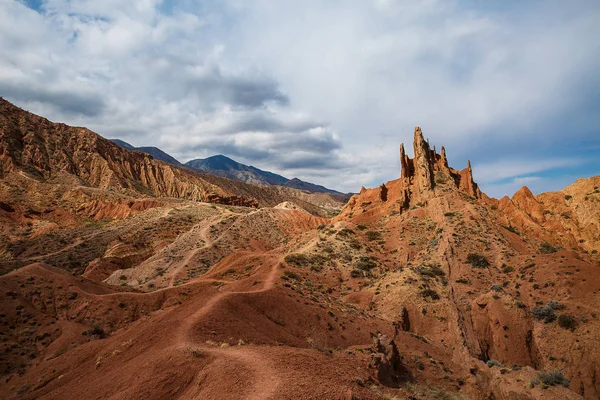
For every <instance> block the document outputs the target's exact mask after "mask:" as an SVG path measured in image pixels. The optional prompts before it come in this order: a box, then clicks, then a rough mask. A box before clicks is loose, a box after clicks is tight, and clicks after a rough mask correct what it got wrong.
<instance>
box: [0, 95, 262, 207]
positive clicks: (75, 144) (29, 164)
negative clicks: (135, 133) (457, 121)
mask: <svg viewBox="0 0 600 400" xmlns="http://www.w3.org/2000/svg"><path fill="white" fill-rule="evenodd" d="M0 139H1V140H0V178H2V177H4V176H6V175H7V174H9V173H13V172H19V171H22V172H25V173H27V174H30V175H32V176H34V177H37V178H40V179H42V180H49V179H53V178H55V177H56V176H57V175H58V174H61V173H65V172H66V173H68V174H72V175H74V176H76V177H77V178H79V179H80V180H81V181H82V182H83V183H84V184H86V185H90V186H93V187H97V188H99V189H106V190H112V191H115V192H120V193H123V194H126V195H130V196H134V197H139V196H140V195H145V196H155V197H175V198H184V199H189V200H193V199H196V200H198V201H205V202H212V203H221V204H230V205H237V206H249V207H257V206H258V201H257V200H255V199H253V198H247V197H242V196H239V195H236V194H234V193H230V192H228V191H226V190H223V189H222V188H221V187H219V186H217V185H215V184H213V183H211V182H209V181H207V180H205V179H203V178H202V176H201V175H199V174H195V173H192V172H189V171H187V170H185V169H182V168H178V167H175V166H172V165H169V164H166V163H163V162H160V161H157V160H154V159H153V157H152V156H150V155H148V154H145V153H141V152H131V151H128V150H125V149H122V148H120V147H119V146H117V145H115V144H114V143H112V142H110V141H109V140H107V139H104V138H103V137H101V136H99V135H97V134H95V133H94V132H92V131H90V130H89V129H86V128H78V127H70V126H68V125H65V124H57V123H53V122H51V121H49V120H47V119H45V118H42V117H39V116H37V115H33V114H31V113H28V112H26V111H24V110H21V109H20V108H18V107H16V106H14V105H12V104H11V103H9V102H8V101H6V100H4V99H0Z"/></svg>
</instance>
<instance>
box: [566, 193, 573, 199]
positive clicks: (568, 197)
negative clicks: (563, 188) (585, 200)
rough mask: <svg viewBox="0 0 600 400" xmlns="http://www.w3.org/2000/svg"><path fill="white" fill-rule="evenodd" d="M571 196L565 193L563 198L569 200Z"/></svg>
mask: <svg viewBox="0 0 600 400" xmlns="http://www.w3.org/2000/svg"><path fill="white" fill-rule="evenodd" d="M572 198H573V196H571V195H570V194H567V195H565V200H571V199H572Z"/></svg>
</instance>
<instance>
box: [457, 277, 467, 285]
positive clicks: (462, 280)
mask: <svg viewBox="0 0 600 400" xmlns="http://www.w3.org/2000/svg"><path fill="white" fill-rule="evenodd" d="M456 283H465V284H468V283H469V280H468V279H467V278H458V279H457V280H456Z"/></svg>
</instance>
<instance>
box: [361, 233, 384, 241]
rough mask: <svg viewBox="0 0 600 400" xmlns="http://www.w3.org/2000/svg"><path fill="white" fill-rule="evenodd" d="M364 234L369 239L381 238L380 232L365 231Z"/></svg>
mask: <svg viewBox="0 0 600 400" xmlns="http://www.w3.org/2000/svg"><path fill="white" fill-rule="evenodd" d="M365 235H366V236H367V239H369V240H370V241H375V240H381V233H379V232H376V231H367V232H366V233H365Z"/></svg>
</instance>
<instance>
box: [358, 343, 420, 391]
mask: <svg viewBox="0 0 600 400" xmlns="http://www.w3.org/2000/svg"><path fill="white" fill-rule="evenodd" d="M371 338H372V340H373V346H372V348H371V351H372V354H371V363H370V365H369V367H370V368H371V370H372V371H373V373H374V376H373V380H375V381H376V382H379V383H380V384H382V385H385V386H389V387H398V386H399V385H400V384H401V383H402V382H406V381H408V380H411V379H412V377H411V375H410V373H409V371H408V370H407V369H406V367H405V366H404V365H403V364H402V356H401V355H400V352H399V351H398V346H396V343H395V342H394V340H393V339H390V338H388V337H387V336H385V335H382V334H381V333H379V332H378V333H376V334H374V333H372V334H371Z"/></svg>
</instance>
